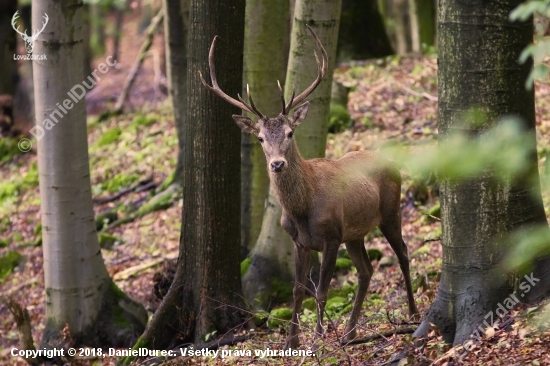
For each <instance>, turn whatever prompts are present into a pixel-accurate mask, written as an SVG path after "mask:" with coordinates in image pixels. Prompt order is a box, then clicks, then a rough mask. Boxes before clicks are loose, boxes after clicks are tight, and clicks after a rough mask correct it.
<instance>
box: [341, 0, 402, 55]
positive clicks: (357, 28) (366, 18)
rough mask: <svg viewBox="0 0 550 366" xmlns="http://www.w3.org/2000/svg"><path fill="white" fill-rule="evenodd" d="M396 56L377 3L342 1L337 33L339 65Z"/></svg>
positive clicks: (372, 1)
mask: <svg viewBox="0 0 550 366" xmlns="http://www.w3.org/2000/svg"><path fill="white" fill-rule="evenodd" d="M393 53H394V51H393V48H392V46H391V42H390V39H389V38H388V35H387V33H386V28H385V26H384V20H383V18H382V15H381V14H380V11H379V8H378V1H377V0H368V1H364V0H361V1H358V0H343V1H342V13H341V19H340V29H339V32H338V49H337V52H336V55H337V56H336V59H337V61H338V62H342V61H346V60H350V59H351V60H364V59H368V58H373V57H374V58H377V57H385V56H388V55H392V54H393Z"/></svg>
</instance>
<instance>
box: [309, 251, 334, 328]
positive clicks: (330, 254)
mask: <svg viewBox="0 0 550 366" xmlns="http://www.w3.org/2000/svg"><path fill="white" fill-rule="evenodd" d="M338 247H339V245H338V244H335V245H331V244H327V245H326V246H325V247H324V248H325V250H324V251H323V259H322V261H321V270H320V271H319V286H317V292H316V294H315V296H316V297H317V326H316V327H315V333H316V336H317V337H319V336H321V335H323V333H324V330H323V315H324V313H325V305H326V303H327V294H328V288H329V285H330V279H331V278H332V274H333V273H334V267H336V257H337V254H338Z"/></svg>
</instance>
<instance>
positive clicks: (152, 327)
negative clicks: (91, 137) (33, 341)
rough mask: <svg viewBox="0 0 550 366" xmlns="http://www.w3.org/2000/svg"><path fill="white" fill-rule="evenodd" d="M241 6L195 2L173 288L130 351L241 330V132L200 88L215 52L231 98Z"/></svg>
mask: <svg viewBox="0 0 550 366" xmlns="http://www.w3.org/2000/svg"><path fill="white" fill-rule="evenodd" d="M244 8H245V2H244V0H233V1H223V2H220V1H214V0H208V1H206V0H192V1H191V8H190V22H189V24H190V27H189V40H190V42H189V47H188V50H189V53H188V55H189V58H188V63H187V82H188V86H189V88H188V93H187V96H186V101H187V102H186V107H187V112H186V113H187V119H188V120H189V121H191V122H190V123H185V125H184V137H185V141H184V148H185V150H184V153H183V156H184V164H183V166H184V171H183V190H184V192H185V196H184V197H185V198H184V201H183V214H182V228H181V238H180V255H179V258H178V265H177V268H178V269H177V272H176V275H175V279H174V282H173V283H172V286H171V287H170V290H169V291H168V293H167V295H166V297H165V298H164V300H163V302H162V304H161V305H160V307H159V309H158V310H157V312H156V313H155V316H154V317H153V320H152V321H151V323H150V324H149V325H148V327H147V329H146V331H145V333H144V335H143V336H142V338H141V339H140V341H138V343H137V344H136V345H135V347H149V348H151V349H164V348H166V347H168V346H169V345H170V344H174V345H175V344H181V343H182V342H194V343H195V345H200V344H202V342H204V339H205V338H204V337H205V335H206V334H209V333H212V332H213V331H217V334H218V335H224V334H226V333H227V332H230V331H231V330H233V329H235V327H238V326H239V325H240V324H242V318H243V314H242V313H241V310H240V309H242V308H243V307H244V305H243V301H242V291H241V283H240V271H239V245H240V208H239V207H240V137H241V135H240V132H239V129H238V128H237V127H236V126H235V124H234V123H233V121H232V120H231V115H232V114H239V113H240V112H241V111H240V110H237V109H235V108H234V107H232V106H231V105H229V104H228V103H226V102H225V101H223V100H222V99H221V98H219V97H217V96H216V95H214V94H213V93H211V92H209V91H208V90H207V89H206V88H205V87H204V86H203V85H202V84H201V82H200V79H199V77H198V75H197V72H198V71H199V70H200V71H201V72H202V73H203V75H204V76H205V77H206V78H207V79H208V78H209V77H208V72H207V70H208V49H209V47H210V44H211V42H212V39H213V38H214V36H216V35H220V38H219V39H218V42H217V46H216V57H215V60H216V62H215V63H216V71H217V78H218V82H219V84H220V85H221V87H222V88H223V89H224V91H225V92H227V94H229V95H231V96H236V95H237V93H240V91H241V87H242V75H243V73H242V71H243V67H242V55H243V39H244V27H243V24H244V10H245V9H244Z"/></svg>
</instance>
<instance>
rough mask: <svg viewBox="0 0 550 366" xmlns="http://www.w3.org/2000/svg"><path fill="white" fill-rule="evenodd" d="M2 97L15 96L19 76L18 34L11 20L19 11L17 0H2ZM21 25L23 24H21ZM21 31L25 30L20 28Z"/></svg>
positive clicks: (0, 81) (0, 40)
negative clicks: (16, 56)
mask: <svg viewBox="0 0 550 366" xmlns="http://www.w3.org/2000/svg"><path fill="white" fill-rule="evenodd" d="M0 8H2V11H1V12H0V70H2V74H3V75H2V77H1V78H0V95H2V94H9V95H12V96H13V95H14V94H15V79H16V75H17V63H16V62H15V60H14V58H13V55H14V54H15V51H16V45H17V42H16V36H18V35H17V33H15V31H14V30H13V28H12V26H11V19H12V17H13V15H14V14H15V12H16V11H17V0H0ZM19 24H21V22H19ZM19 29H20V30H23V29H24V28H23V27H22V26H20V27H19Z"/></svg>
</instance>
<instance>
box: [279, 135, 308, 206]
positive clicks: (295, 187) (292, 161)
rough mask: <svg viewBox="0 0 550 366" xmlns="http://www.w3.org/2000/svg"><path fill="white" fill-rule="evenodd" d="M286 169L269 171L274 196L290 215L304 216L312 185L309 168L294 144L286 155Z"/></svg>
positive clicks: (294, 143)
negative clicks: (277, 171) (276, 171)
mask: <svg viewBox="0 0 550 366" xmlns="http://www.w3.org/2000/svg"><path fill="white" fill-rule="evenodd" d="M286 160H287V164H288V167H287V168H286V169H285V170H284V171H283V172H281V173H273V172H271V171H269V176H270V178H271V183H272V184H273V188H274V189H275V194H276V195H277V198H278V199H279V203H280V204H281V206H282V207H283V209H284V210H285V211H286V212H288V213H289V214H291V215H297V216H302V215H305V214H306V213H307V212H308V210H309V207H310V205H311V198H312V197H313V185H312V184H311V183H310V182H312V180H311V179H312V178H311V179H309V177H310V176H311V175H312V173H313V172H312V171H311V167H310V166H309V164H308V163H307V161H306V160H305V159H304V158H302V156H301V155H300V152H299V151H298V146H297V145H296V142H293V143H292V146H291V147H290V149H289V150H288V153H287V155H286Z"/></svg>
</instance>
